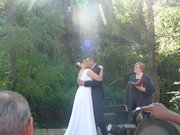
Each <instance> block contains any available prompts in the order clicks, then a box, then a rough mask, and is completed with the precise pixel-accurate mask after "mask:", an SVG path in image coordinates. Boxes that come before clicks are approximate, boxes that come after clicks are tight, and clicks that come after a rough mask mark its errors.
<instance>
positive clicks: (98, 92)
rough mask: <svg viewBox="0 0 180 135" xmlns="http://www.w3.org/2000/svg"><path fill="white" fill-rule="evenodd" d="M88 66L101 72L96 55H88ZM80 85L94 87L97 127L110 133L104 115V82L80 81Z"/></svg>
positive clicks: (105, 134) (106, 134)
mask: <svg viewBox="0 0 180 135" xmlns="http://www.w3.org/2000/svg"><path fill="white" fill-rule="evenodd" d="M86 61H87V64H88V67H89V68H91V69H92V70H93V71H94V72H95V73H96V74H99V73H100V68H99V67H98V64H96V60H95V58H94V56H88V57H87V58H86ZM78 84H79V85H84V86H86V87H91V88H92V102H93V110H94V117H95V124H96V127H99V128H100V129H101V132H102V134H103V135H108V133H107V130H106V125H105V122H104V117H103V99H104V94H103V84H102V81H96V80H92V81H81V80H79V81H78Z"/></svg>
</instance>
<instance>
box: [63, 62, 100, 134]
mask: <svg viewBox="0 0 180 135" xmlns="http://www.w3.org/2000/svg"><path fill="white" fill-rule="evenodd" d="M79 66H80V68H81V69H80V71H79V74H78V79H81V80H84V81H87V80H92V79H94V80H97V81H101V80H102V78H103V67H102V66H99V67H100V68H101V71H100V73H99V75H97V74H96V73H94V72H93V71H92V70H91V69H87V63H86V61H85V60H83V61H82V62H80V64H79ZM64 135H97V132H96V126H95V120H94V113H93V105H92V97H91V87H84V86H79V88H78V89H77V92H76V95H75V99H74V104H73V109H72V113H71V118H70V121H69V124H68V128H67V130H66V132H65V134H64Z"/></svg>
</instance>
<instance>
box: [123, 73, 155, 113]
mask: <svg viewBox="0 0 180 135" xmlns="http://www.w3.org/2000/svg"><path fill="white" fill-rule="evenodd" d="M142 79H143V80H144V87H145V92H141V91H139V90H138V89H137V88H136V87H135V86H134V85H133V84H131V83H129V82H137V81H138V79H136V75H135V74H133V75H131V76H130V78H129V81H128V84H127V85H126V88H125V95H124V104H126V105H127V107H128V111H129V113H131V112H132V110H134V109H136V107H142V106H145V105H149V104H151V103H152V93H153V92H154V90H155V88H154V85H153V83H152V81H151V80H150V79H149V78H148V77H147V75H144V74H143V76H142ZM129 115H130V114H129Z"/></svg>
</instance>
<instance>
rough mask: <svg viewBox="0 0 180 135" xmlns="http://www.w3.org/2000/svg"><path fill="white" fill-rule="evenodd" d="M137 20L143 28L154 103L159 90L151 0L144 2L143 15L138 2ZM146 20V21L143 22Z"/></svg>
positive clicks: (141, 1) (142, 2)
mask: <svg viewBox="0 0 180 135" xmlns="http://www.w3.org/2000/svg"><path fill="white" fill-rule="evenodd" d="M139 4H140V5H139V20H140V23H141V25H142V27H143V30H144V34H145V43H146V45H147V48H148V56H149V57H148V58H149V59H148V64H147V72H148V75H149V77H150V78H151V80H152V81H153V83H154V85H155V92H154V94H153V99H154V102H156V101H159V98H160V89H159V83H158V79H157V61H156V53H155V46H156V41H155V31H154V11H153V0H145V4H146V5H147V11H146V12H147V13H146V15H145V13H143V5H144V0H139ZM145 19H147V21H145Z"/></svg>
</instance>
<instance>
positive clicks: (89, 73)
mask: <svg viewBox="0 0 180 135" xmlns="http://www.w3.org/2000/svg"><path fill="white" fill-rule="evenodd" d="M100 69H101V70H100V73H99V75H98V74H96V73H95V72H93V71H92V70H91V69H89V70H88V71H87V75H88V76H89V77H91V78H92V79H94V80H96V81H102V79H103V66H100Z"/></svg>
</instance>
